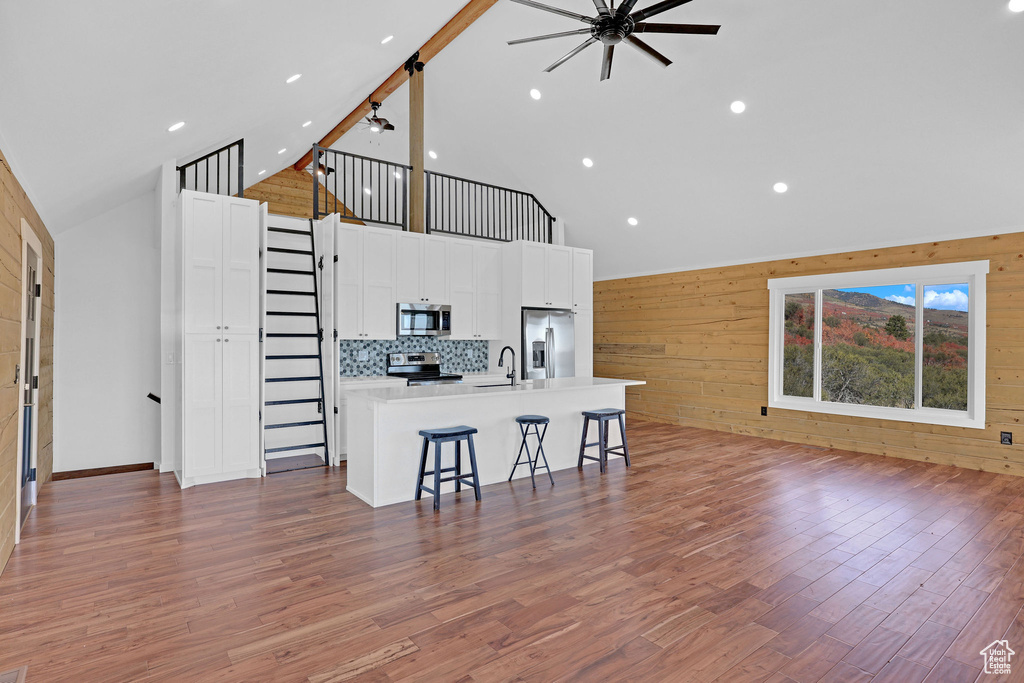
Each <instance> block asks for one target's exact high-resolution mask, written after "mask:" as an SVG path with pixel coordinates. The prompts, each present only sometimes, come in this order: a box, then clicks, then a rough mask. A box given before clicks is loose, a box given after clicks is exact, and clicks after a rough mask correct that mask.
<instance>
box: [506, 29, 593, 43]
mask: <svg viewBox="0 0 1024 683" xmlns="http://www.w3.org/2000/svg"><path fill="white" fill-rule="evenodd" d="M584 33H590V29H589V28H581V29H578V30H576V31H562V32H561V33H548V34H546V35H543V36H534V37H533V38H519V39H517V40H510V41H508V44H509V45H522V44H523V43H532V42H533V41H535V40H547V39H548V38H564V37H565V36H579V35H583V34H584Z"/></svg>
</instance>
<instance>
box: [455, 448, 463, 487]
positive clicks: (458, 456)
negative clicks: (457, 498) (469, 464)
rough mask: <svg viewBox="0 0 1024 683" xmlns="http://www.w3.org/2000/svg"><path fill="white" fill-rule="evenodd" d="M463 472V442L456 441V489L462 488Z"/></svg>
mask: <svg viewBox="0 0 1024 683" xmlns="http://www.w3.org/2000/svg"><path fill="white" fill-rule="evenodd" d="M460 474H462V442H461V441H456V442H455V490H456V491H461V490H462V479H461V478H460V477H459V475H460Z"/></svg>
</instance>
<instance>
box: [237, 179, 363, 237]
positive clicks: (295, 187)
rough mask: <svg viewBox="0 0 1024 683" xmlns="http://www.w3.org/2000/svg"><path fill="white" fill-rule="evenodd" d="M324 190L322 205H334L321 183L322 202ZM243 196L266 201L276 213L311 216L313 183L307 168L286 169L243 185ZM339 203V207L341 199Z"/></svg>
mask: <svg viewBox="0 0 1024 683" xmlns="http://www.w3.org/2000/svg"><path fill="white" fill-rule="evenodd" d="M324 193H326V194H327V200H326V202H327V203H326V204H323V203H322V204H321V206H328V207H332V208H333V207H334V195H333V194H331V193H330V192H328V191H327V189H326V188H324V187H322V186H321V188H320V201H321V202H324ZM245 198H246V199H255V200H256V201H258V202H260V203H261V204H262V203H266V204H268V205H269V210H270V213H272V214H276V215H278V216H293V217H295V218H312V217H313V182H312V177H311V176H310V174H309V173H307V172H306V171H296V170H295V169H293V168H286V169H284V170H283V171H280V172H278V173H275V174H274V175H272V176H270V177H269V178H267V179H265V180H261V181H260V182H258V183H256V184H255V185H253V186H251V187H247V188H245ZM338 206H341V203H340V202H339V203H338ZM349 222H355V221H349ZM360 225H362V223H360Z"/></svg>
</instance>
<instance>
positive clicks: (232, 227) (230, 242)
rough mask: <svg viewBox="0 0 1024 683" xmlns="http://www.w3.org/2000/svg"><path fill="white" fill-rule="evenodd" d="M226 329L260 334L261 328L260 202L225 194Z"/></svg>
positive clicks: (224, 313)
mask: <svg viewBox="0 0 1024 683" xmlns="http://www.w3.org/2000/svg"><path fill="white" fill-rule="evenodd" d="M222 201H223V202H224V214H223V221H224V228H223V239H224V244H223V254H224V266H223V268H224V290H223V291H224V304H223V306H224V310H223V321H224V323H223V324H224V330H225V331H227V333H229V334H233V335H234V334H258V333H259V329H260V305H259V296H260V281H259V274H260V271H259V251H260V241H259V240H260V233H259V225H260V222H259V205H258V204H256V203H254V202H252V201H246V200H244V199H235V198H233V197H227V198H223V199H222Z"/></svg>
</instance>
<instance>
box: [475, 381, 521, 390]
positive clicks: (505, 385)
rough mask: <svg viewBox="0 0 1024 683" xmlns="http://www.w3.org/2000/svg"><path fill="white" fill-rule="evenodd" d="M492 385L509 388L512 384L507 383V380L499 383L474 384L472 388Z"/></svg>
mask: <svg viewBox="0 0 1024 683" xmlns="http://www.w3.org/2000/svg"><path fill="white" fill-rule="evenodd" d="M492 387H508V388H509V389H511V388H512V385H511V384H509V383H508V382H502V383H501V384H474V385H473V388H474V389H490V388H492Z"/></svg>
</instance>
